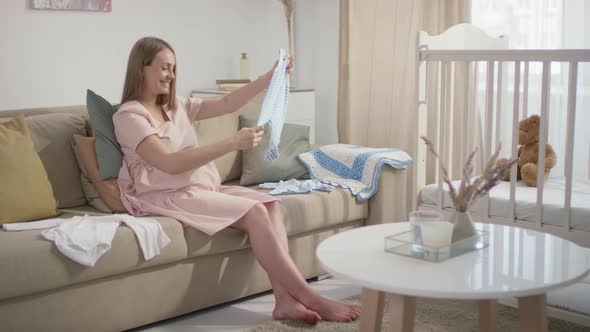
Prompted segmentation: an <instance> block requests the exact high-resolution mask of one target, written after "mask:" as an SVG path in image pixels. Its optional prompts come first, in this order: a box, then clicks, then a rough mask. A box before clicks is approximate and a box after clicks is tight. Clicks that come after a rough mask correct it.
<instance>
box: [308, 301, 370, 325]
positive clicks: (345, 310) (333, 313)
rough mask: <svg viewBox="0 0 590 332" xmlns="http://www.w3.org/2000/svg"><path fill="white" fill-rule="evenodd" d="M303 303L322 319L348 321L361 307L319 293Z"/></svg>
mask: <svg viewBox="0 0 590 332" xmlns="http://www.w3.org/2000/svg"><path fill="white" fill-rule="evenodd" d="M303 303H304V305H305V307H307V308H308V309H310V310H313V311H315V312H317V313H318V314H319V315H320V316H321V317H322V319H323V320H329V321H336V322H350V321H353V320H355V319H357V318H358V317H359V316H360V314H361V309H360V308H359V307H357V306H355V305H352V304H345V303H340V302H336V301H332V300H330V299H328V298H325V297H322V296H319V295H315V296H314V297H313V298H312V299H311V300H310V301H304V302H303Z"/></svg>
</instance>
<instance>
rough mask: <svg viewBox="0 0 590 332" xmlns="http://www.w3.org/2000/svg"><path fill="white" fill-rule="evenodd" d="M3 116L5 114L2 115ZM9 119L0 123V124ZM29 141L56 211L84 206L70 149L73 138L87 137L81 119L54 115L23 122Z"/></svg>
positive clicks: (83, 121)
mask: <svg viewBox="0 0 590 332" xmlns="http://www.w3.org/2000/svg"><path fill="white" fill-rule="evenodd" d="M2 115H4V114H2ZM7 120H8V119H5V118H3V119H0V122H4V121H7ZM26 123H27V127H28V128H29V132H30V134H31V139H32V140H33V143H34V144H35V148H36V150H37V152H38V154H39V158H41V162H42V163H43V166H44V167H45V171H46V172H47V177H48V178H49V182H51V186H52V188H53V194H54V195H55V199H56V200H57V206H58V207H59V208H68V207H74V206H79V205H84V204H86V198H85V197H84V192H83V191H82V184H81V183H80V170H79V169H78V163H77V162H76V158H75V157H74V152H73V151H72V147H71V144H70V143H71V139H72V135H74V134H78V135H84V136H85V135H86V119H85V118H84V117H83V116H82V115H76V114H67V113H53V114H41V115H32V116H29V117H27V118H26Z"/></svg>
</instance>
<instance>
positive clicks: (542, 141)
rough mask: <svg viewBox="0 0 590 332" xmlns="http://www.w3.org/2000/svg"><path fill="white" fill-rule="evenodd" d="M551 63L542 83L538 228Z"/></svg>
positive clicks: (540, 218)
mask: <svg viewBox="0 0 590 332" xmlns="http://www.w3.org/2000/svg"><path fill="white" fill-rule="evenodd" d="M550 74H551V62H550V61H543V80H542V83H541V124H540V128H539V159H537V160H538V161H539V162H537V166H538V168H537V209H536V210H537V226H538V227H539V228H541V227H542V226H543V184H544V182H545V174H544V173H545V162H541V161H544V160H545V145H546V144H547V117H548V116H549V114H548V113H549V96H550V94H549V90H550V88H551V86H550V81H549V80H550Z"/></svg>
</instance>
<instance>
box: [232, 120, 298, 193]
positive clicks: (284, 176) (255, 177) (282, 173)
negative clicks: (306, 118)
mask: <svg viewBox="0 0 590 332" xmlns="http://www.w3.org/2000/svg"><path fill="white" fill-rule="evenodd" d="M256 122H257V120H256V119H252V118H247V117H245V116H242V115H240V128H249V127H256ZM270 137H271V128H270V127H269V126H266V128H265V130H264V135H263V136H262V140H261V141H260V144H258V145H257V146H256V147H254V148H252V149H247V150H244V151H242V177H241V178H240V185H246V186H247V185H252V184H259V183H263V182H276V181H280V180H289V179H299V178H302V177H303V176H305V175H306V174H307V169H306V168H305V166H303V164H302V163H301V162H300V161H299V160H297V155H298V154H300V153H303V152H307V151H309V126H304V125H299V124H294V123H285V126H284V127H283V131H282V132H281V141H280V142H279V158H278V159H277V160H265V159H264V156H265V155H266V152H267V151H268V147H269V144H270Z"/></svg>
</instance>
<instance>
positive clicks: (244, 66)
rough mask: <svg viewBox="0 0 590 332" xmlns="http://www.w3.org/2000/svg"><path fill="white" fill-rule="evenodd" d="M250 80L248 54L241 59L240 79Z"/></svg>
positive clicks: (243, 54) (244, 54)
mask: <svg viewBox="0 0 590 332" xmlns="http://www.w3.org/2000/svg"><path fill="white" fill-rule="evenodd" d="M249 78H250V65H249V63H248V54H247V53H242V58H241V59H240V79H243V80H247V79H249Z"/></svg>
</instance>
